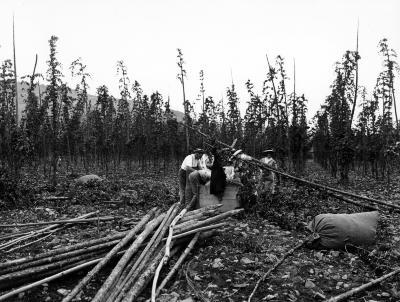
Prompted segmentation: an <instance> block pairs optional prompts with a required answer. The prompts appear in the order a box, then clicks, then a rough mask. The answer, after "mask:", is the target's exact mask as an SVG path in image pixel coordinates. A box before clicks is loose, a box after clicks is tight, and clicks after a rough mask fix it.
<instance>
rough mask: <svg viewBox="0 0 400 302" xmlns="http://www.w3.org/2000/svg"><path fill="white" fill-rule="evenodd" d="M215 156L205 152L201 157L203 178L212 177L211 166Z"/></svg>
mask: <svg viewBox="0 0 400 302" xmlns="http://www.w3.org/2000/svg"><path fill="white" fill-rule="evenodd" d="M213 161H214V158H213V157H212V156H211V157H210V156H208V155H207V154H203V156H202V157H201V159H200V171H199V172H200V175H201V177H203V180H205V179H207V178H210V177H211V169H210V168H211V166H212V164H213Z"/></svg>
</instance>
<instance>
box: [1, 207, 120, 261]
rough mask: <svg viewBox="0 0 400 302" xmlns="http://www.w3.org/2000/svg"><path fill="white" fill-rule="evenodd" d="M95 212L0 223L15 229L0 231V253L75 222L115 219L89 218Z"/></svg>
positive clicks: (37, 239) (14, 248) (2, 226)
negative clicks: (46, 220) (36, 220)
mask: <svg viewBox="0 0 400 302" xmlns="http://www.w3.org/2000/svg"><path fill="white" fill-rule="evenodd" d="M96 214H98V212H92V213H88V214H85V215H82V216H79V217H76V218H73V219H70V220H59V221H50V222H33V223H23V224H0V229H11V228H13V229H14V230H16V229H17V231H14V232H11V233H3V232H2V233H3V234H2V235H0V253H3V254H8V253H11V252H15V251H16V250H19V249H22V248H25V247H28V246H30V245H33V244H36V243H38V242H40V241H43V240H45V239H46V238H48V237H50V236H52V235H53V234H54V233H56V232H58V231H61V230H63V229H65V228H68V227H72V226H74V225H76V224H81V223H96V222H97V223H98V222H100V221H109V220H113V219H115V217H112V216H104V217H95V218H89V217H93V216H95V215H96ZM46 225H47V226H46ZM43 226H45V227H43Z"/></svg>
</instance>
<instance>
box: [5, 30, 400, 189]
mask: <svg viewBox="0 0 400 302" xmlns="http://www.w3.org/2000/svg"><path fill="white" fill-rule="evenodd" d="M57 40H58V38H57V37H55V36H52V37H51V38H50V40H49V48H50V54H49V59H48V61H47V73H46V74H45V75H41V74H38V73H36V72H35V70H36V63H35V68H34V71H33V73H32V74H31V75H26V76H24V77H23V81H24V83H25V87H26V88H25V93H26V98H25V103H26V106H25V110H24V112H23V114H22V118H21V120H20V121H18V122H17V108H16V101H15V100H16V91H17V90H16V85H17V81H16V76H15V69H14V68H13V67H14V66H13V63H12V61H11V60H5V61H4V62H2V64H1V71H0V164H1V167H2V168H4V169H8V170H9V171H12V172H13V173H14V174H15V175H18V173H19V171H20V170H21V168H22V167H24V166H28V167H29V168H31V169H43V172H44V173H45V174H46V175H49V176H50V177H51V179H53V181H54V183H55V182H56V175H57V169H58V165H59V162H60V159H61V160H62V162H63V163H64V165H65V166H66V167H67V169H68V170H70V171H74V169H77V167H83V168H84V170H85V171H86V172H90V171H92V170H93V169H98V168H101V169H103V170H105V171H106V172H107V171H109V170H110V169H118V168H120V167H124V168H127V169H130V168H132V167H140V168H142V169H146V168H151V169H161V168H167V167H169V166H170V165H171V163H173V164H176V163H177V162H179V160H180V159H182V158H183V156H184V155H185V154H187V153H189V152H190V151H191V150H192V149H193V148H197V147H203V148H207V147H208V146H209V144H210V143H211V142H210V141H207V140H206V139H204V138H203V137H202V136H201V135H199V134H198V133H196V131H194V130H193V129H198V130H200V131H201V132H203V133H205V134H207V135H209V136H211V137H213V138H217V139H219V140H221V141H224V142H226V143H231V142H232V141H233V140H234V139H237V144H236V146H237V147H238V148H241V149H244V150H245V151H246V152H247V153H249V154H251V155H253V156H260V155H261V152H262V150H264V149H267V148H274V149H275V150H276V151H277V152H276V156H277V158H278V160H279V162H280V166H281V167H282V168H284V169H287V170H290V171H294V172H298V173H300V172H301V171H302V170H303V169H304V163H305V160H306V157H307V154H308V153H307V152H308V151H309V149H310V148H311V147H312V150H313V154H314V157H315V160H316V161H317V162H318V163H320V164H321V165H322V166H323V167H325V168H326V169H328V170H330V171H331V173H332V175H333V176H335V177H336V176H339V177H340V179H341V180H342V181H348V176H349V171H350V170H351V169H354V168H357V169H361V170H362V171H363V173H365V174H371V175H373V176H374V177H389V176H390V174H391V172H392V170H393V167H394V166H395V165H393V163H395V162H396V161H397V159H398V155H399V151H400V150H399V149H400V144H399V143H398V141H399V124H398V116H397V108H396V101H395V89H394V80H395V75H396V73H397V72H398V71H399V66H398V64H397V62H396V61H395V59H396V52H395V51H394V50H393V49H391V48H390V47H389V45H388V41H387V40H386V39H382V40H381V41H380V42H379V53H380V54H381V56H382V62H383V64H382V66H383V70H382V71H381V72H380V74H379V75H378V77H377V82H376V85H375V87H374V89H373V93H372V95H371V96H368V94H367V90H366V88H365V87H363V86H362V85H359V83H358V65H359V60H360V59H361V57H360V54H359V52H358V47H357V50H356V51H347V52H346V53H345V54H344V55H343V58H342V60H341V61H340V62H337V63H336V66H335V75H336V77H335V80H334V81H333V83H332V84H331V93H330V94H329V95H328V96H327V98H326V99H325V102H324V103H323V105H322V106H321V109H320V110H319V111H318V112H317V114H316V115H315V117H314V119H313V127H312V128H311V129H309V126H308V125H309V123H308V121H307V118H306V113H307V99H306V97H305V96H304V94H302V93H299V92H297V91H296V86H295V83H296V81H295V70H294V71H293V77H294V78H293V79H294V81H293V83H294V85H293V87H288V85H287V82H288V79H289V77H288V72H287V70H286V68H285V60H284V58H282V57H281V56H277V57H276V58H275V60H274V62H272V64H271V63H270V61H269V58H268V56H267V57H266V59H267V63H268V68H267V70H266V74H265V80H264V81H263V83H261V87H260V88H261V89H260V90H261V93H257V92H256V88H255V84H254V83H253V82H252V81H251V80H248V81H247V82H246V83H245V87H246V89H247V92H248V95H247V99H246V102H247V108H246V111H245V113H244V115H242V114H241V113H240V110H239V103H240V99H239V97H238V94H237V92H236V86H235V84H234V83H233V82H232V83H231V84H230V85H229V86H228V87H227V88H226V96H225V97H223V98H221V99H219V100H215V99H214V98H213V97H212V96H208V95H207V93H206V91H207V90H206V87H205V84H204V83H205V76H206V75H205V73H204V71H203V70H201V71H200V73H199V95H198V98H197V99H196V100H189V99H187V97H186V91H185V81H186V70H185V61H184V56H183V52H182V50H180V49H178V50H177V58H176V59H177V75H178V76H177V78H178V80H179V82H180V84H181V86H182V100H183V108H184V120H183V121H178V120H177V119H176V116H175V114H174V113H173V111H172V110H171V108H170V99H169V97H168V98H167V99H165V98H164V97H163V96H162V95H161V94H160V93H159V92H157V91H156V92H153V93H151V94H146V93H144V91H143V88H142V87H141V85H140V83H139V82H138V81H132V82H131V80H130V78H129V76H128V70H127V67H126V66H125V64H124V62H123V61H119V62H117V66H116V68H117V71H118V75H119V91H120V94H119V96H118V97H114V96H112V95H111V94H110V92H109V89H108V88H107V86H105V85H102V86H100V87H98V88H97V90H96V92H97V93H96V98H95V99H94V100H93V99H91V98H89V94H88V89H89V82H90V73H89V71H88V68H87V66H86V65H85V64H84V62H83V61H82V60H81V59H80V58H79V59H77V60H75V61H73V62H72V63H71V64H70V65H69V72H71V74H72V76H73V77H74V78H75V79H76V80H77V81H78V82H79V84H77V86H76V87H75V88H74V89H73V91H72V90H71V87H69V86H68V84H67V83H66V82H64V81H63V71H62V68H61V63H60V62H59V61H58V59H57ZM39 79H44V80H45V81H46V84H47V85H46V89H45V91H43V92H42V93H40V92H39V93H37V88H38V83H39ZM196 102H197V105H199V104H198V102H200V106H198V107H200V111H199V112H198V111H196V110H195V107H196ZM357 107H358V108H359V109H358V110H356V108H357ZM356 111H358V112H357V114H358V116H356V115H357V114H356ZM186 125H187V126H186Z"/></svg>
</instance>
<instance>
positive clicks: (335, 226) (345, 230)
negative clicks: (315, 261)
mask: <svg viewBox="0 0 400 302" xmlns="http://www.w3.org/2000/svg"><path fill="white" fill-rule="evenodd" d="M378 219H379V212H378V211H373V212H363V213H354V214H320V215H317V216H315V218H314V219H313V220H312V221H311V222H310V223H309V224H308V226H307V227H308V229H309V230H310V231H311V232H313V233H314V240H313V243H312V247H314V248H322V249H323V248H328V249H342V248H344V247H345V246H346V244H352V245H356V246H365V245H370V244H373V243H374V242H375V237H376V228H377V225H378Z"/></svg>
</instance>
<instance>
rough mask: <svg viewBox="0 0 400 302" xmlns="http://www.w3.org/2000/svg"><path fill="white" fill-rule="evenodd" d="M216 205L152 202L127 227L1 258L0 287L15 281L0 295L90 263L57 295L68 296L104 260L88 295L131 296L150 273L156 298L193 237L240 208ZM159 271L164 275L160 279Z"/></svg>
mask: <svg viewBox="0 0 400 302" xmlns="http://www.w3.org/2000/svg"><path fill="white" fill-rule="evenodd" d="M220 206H221V205H211V206H207V207H205V208H200V209H197V210H193V211H188V209H189V207H186V208H183V209H182V206H181V204H180V203H175V204H173V205H172V206H171V207H170V208H169V209H168V211H166V212H162V211H161V210H159V209H158V208H153V209H151V210H150V211H149V212H148V213H147V214H146V215H145V216H143V217H142V219H141V220H140V221H139V222H138V223H137V224H136V225H135V226H133V228H132V229H130V230H128V231H124V232H118V233H115V234H112V235H109V236H107V237H103V238H99V239H94V240H90V241H87V242H82V243H78V244H74V245H69V246H65V247H60V248H57V249H54V250H50V251H47V252H44V253H42V254H37V255H35V256H31V257H25V258H20V259H15V260H11V261H8V262H4V263H0V291H4V290H7V289H10V288H14V287H15V286H20V287H18V288H16V289H12V290H10V291H9V292H6V293H3V295H1V296H0V301H4V300H6V299H8V298H10V297H13V296H15V295H18V294H19V293H22V292H26V291H28V290H31V289H33V288H35V287H37V286H39V285H41V284H44V283H48V282H51V281H53V280H57V279H59V278H61V277H64V276H66V275H68V274H71V273H74V272H77V271H80V270H88V269H90V268H91V269H90V271H89V272H88V273H87V275H86V276H85V277H84V278H83V279H82V280H80V282H79V283H78V284H77V285H76V286H75V288H74V289H72V291H70V292H69V294H68V295H66V296H65V297H64V299H63V300H62V301H63V302H66V301H72V300H73V299H74V298H78V297H79V296H80V295H81V293H82V292H83V290H84V288H85V287H86V286H87V285H88V284H89V283H90V281H91V280H92V279H93V278H94V277H95V276H98V275H99V273H102V272H104V270H103V268H104V267H105V266H108V267H110V266H111V267H114V268H113V269H112V271H111V273H109V275H108V277H107V278H106V280H105V281H104V283H103V284H102V286H101V288H100V289H99V290H98V292H97V293H96V295H95V296H94V298H93V300H92V301H124V302H126V301H134V300H135V299H136V298H137V297H138V296H139V295H140V294H141V293H142V292H143V291H144V289H145V288H147V285H149V283H150V282H151V280H152V279H153V284H152V290H151V301H155V298H156V296H157V295H158V294H159V293H160V291H161V290H162V289H163V288H164V287H165V285H166V284H167V282H168V281H169V280H171V278H172V277H173V276H174V274H175V273H176V272H177V271H178V269H179V267H180V265H181V264H182V263H183V261H184V260H185V258H186V256H187V255H188V254H189V253H190V251H191V250H192V249H193V246H194V245H195V243H196V242H197V241H199V240H201V239H204V238H207V237H210V236H213V235H214V234H215V233H216V232H217V231H220V230H223V229H224V228H225V227H226V225H227V222H226V221H224V220H226V219H227V218H228V217H231V216H233V215H235V214H237V213H239V212H241V210H242V209H237V210H232V211H229V212H225V213H221V212H220V209H219V208H220ZM178 253H179V254H180V256H179V258H178V259H177V260H176V262H175V263H174V265H173V266H172V268H171V269H170V271H169V272H168V273H167V272H165V270H166V269H165V267H166V264H167V262H168V260H169V259H170V258H171V257H172V256H174V255H176V254H178ZM163 268H164V270H163ZM160 272H162V275H163V276H164V275H165V278H164V279H163V281H162V282H161V283H159V282H158V278H159V276H160Z"/></svg>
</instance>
